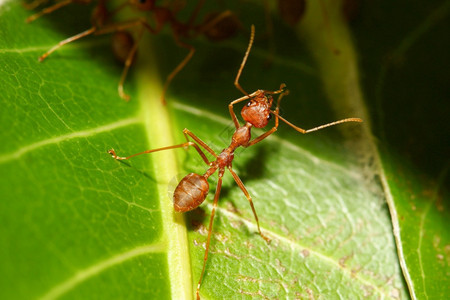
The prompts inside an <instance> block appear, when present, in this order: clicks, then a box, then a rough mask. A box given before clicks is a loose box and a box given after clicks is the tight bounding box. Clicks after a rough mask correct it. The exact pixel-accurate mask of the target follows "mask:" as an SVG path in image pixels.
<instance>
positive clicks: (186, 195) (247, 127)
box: [108, 25, 362, 299]
mask: <svg viewBox="0 0 450 300" xmlns="http://www.w3.org/2000/svg"><path fill="white" fill-rule="evenodd" d="M254 36H255V28H254V26H253V25H252V27H251V36H250V42H249V45H248V48H247V51H246V53H245V56H244V59H243V61H242V63H241V66H240V68H239V71H238V73H237V76H236V79H235V81H234V85H235V86H236V88H237V89H238V90H240V91H241V92H242V93H243V94H244V95H245V96H243V97H241V98H238V99H236V100H234V101H232V102H231V103H230V104H229V105H228V109H229V111H230V115H231V119H232V120H233V123H234V125H235V127H236V130H235V132H234V134H233V137H232V138H231V143H230V145H229V146H228V147H227V148H225V149H224V150H222V152H221V153H220V154H219V155H217V154H216V153H215V152H214V150H212V149H211V148H210V147H209V146H208V145H206V144H205V142H203V141H202V140H201V139H200V138H198V137H197V136H196V135H194V134H193V133H192V132H191V131H189V130H188V129H186V128H185V129H184V130H183V134H184V136H185V138H186V141H187V142H186V143H183V144H179V145H174V146H168V147H163V148H158V149H152V150H146V151H144V152H140V153H136V154H133V155H130V156H128V157H120V156H117V154H116V152H115V151H114V150H113V149H111V150H109V151H108V153H109V154H111V155H112V157H113V158H115V159H118V160H124V159H130V158H132V157H134V156H137V155H141V154H145V153H152V152H157V151H162V150H168V149H175V148H186V147H189V146H193V147H194V148H195V149H196V150H197V152H198V154H199V155H200V156H201V157H202V159H203V161H204V162H205V163H206V164H207V165H208V166H209V168H208V170H206V172H205V173H204V174H203V175H199V174H195V173H190V174H188V175H186V176H185V177H184V178H183V179H182V180H181V181H180V183H179V184H178V186H177V187H176V189H175V192H174V194H173V203H174V209H175V211H176V212H187V211H191V210H193V209H195V208H197V207H198V206H199V205H200V204H202V203H203V201H205V198H206V196H207V194H208V191H209V183H208V181H207V179H208V178H209V177H210V176H211V175H212V174H214V173H215V172H216V171H217V170H219V178H218V181H217V187H216V192H215V195H214V202H213V208H212V210H211V217H210V220H209V229H208V237H207V240H206V249H205V256H204V258H203V268H202V272H201V275H200V279H199V281H198V284H197V290H196V296H197V299H200V296H199V291H200V286H201V283H202V278H203V275H204V273H205V266H206V261H207V259H208V253H209V245H210V241H211V233H212V226H213V221H214V215H215V211H216V208H217V202H218V200H219V194H220V190H221V187H222V177H223V175H224V173H225V169H228V170H229V171H230V173H231V175H232V176H233V178H234V181H236V183H237V185H238V186H239V188H240V189H241V190H242V192H243V193H244V195H245V196H246V197H247V200H248V202H249V203H250V207H251V208H252V211H253V215H254V217H255V220H256V225H257V228H258V232H259V234H260V235H261V237H262V238H263V239H264V240H265V241H266V242H270V239H269V238H268V237H266V236H265V235H264V234H263V233H262V232H261V229H260V226H259V221H258V216H257V214H256V210H255V207H254V206H253V201H252V197H251V196H250V194H249V193H248V191H247V189H246V188H245V186H244V184H243V183H242V181H241V179H240V178H239V176H238V175H237V174H236V173H235V172H234V171H233V169H232V162H233V159H234V151H235V150H236V149H237V148H238V147H241V146H242V147H250V146H253V145H255V144H256V143H259V142H260V141H262V140H263V139H265V138H267V137H268V136H269V135H271V134H272V133H274V132H275V131H276V130H277V129H278V124H279V120H281V121H283V122H285V123H286V124H288V125H289V126H291V127H292V128H294V129H295V130H297V131H298V132H300V133H309V132H312V131H316V130H320V129H323V128H325V127H329V126H333V125H336V124H340V123H344V122H362V120H361V119H359V118H348V119H343V120H340V121H336V122H332V123H328V124H325V125H321V126H318V127H314V128H312V129H309V130H305V129H302V128H300V127H297V126H295V125H293V124H292V123H290V122H288V121H287V120H285V119H284V118H282V117H281V116H280V115H279V110H280V103H281V99H282V98H283V96H285V95H287V94H288V93H289V91H288V90H287V89H286V85H285V84H281V86H280V89H278V90H276V91H266V90H257V91H255V92H253V93H251V94H248V93H247V92H246V91H245V90H244V89H243V88H242V87H241V85H240V84H239V77H240V76H241V73H242V70H243V68H244V66H245V63H246V61H247V58H248V55H249V53H250V49H251V47H252V44H253V40H254ZM272 95H278V99H277V105H276V108H275V110H272V109H271V107H272V104H273V97H272ZM245 100H249V102H247V104H246V105H245V106H244V107H243V108H242V111H241V116H242V118H243V119H244V121H245V124H244V125H242V126H241V125H240V124H239V121H238V119H237V117H236V114H235V113H234V109H233V106H234V105H235V104H237V103H239V102H242V101H245ZM272 115H274V116H275V126H274V127H272V129H270V130H269V131H266V132H265V133H263V134H261V135H260V136H258V137H256V138H254V139H252V140H251V129H252V127H256V128H263V127H265V126H267V124H268V123H269V120H270V119H271V116H272ZM189 137H191V138H192V139H193V140H194V141H193V142H192V141H190V140H189ZM199 146H200V147H202V148H203V149H205V150H206V151H207V152H209V153H210V154H211V155H213V156H214V158H215V160H214V161H209V160H208V158H207V157H206V155H205V153H204V152H203V151H202V149H200V147H199Z"/></svg>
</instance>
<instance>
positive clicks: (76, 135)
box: [0, 2, 448, 299]
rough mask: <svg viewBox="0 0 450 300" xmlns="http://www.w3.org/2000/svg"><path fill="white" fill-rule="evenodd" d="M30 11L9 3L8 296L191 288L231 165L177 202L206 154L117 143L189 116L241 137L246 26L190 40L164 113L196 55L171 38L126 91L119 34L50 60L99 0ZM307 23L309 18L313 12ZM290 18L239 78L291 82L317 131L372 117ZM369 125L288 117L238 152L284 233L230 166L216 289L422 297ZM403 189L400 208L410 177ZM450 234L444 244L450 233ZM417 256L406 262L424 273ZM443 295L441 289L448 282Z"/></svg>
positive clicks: (4, 294) (150, 143)
mask: <svg viewBox="0 0 450 300" xmlns="http://www.w3.org/2000/svg"><path fill="white" fill-rule="evenodd" d="M253 5H254V4H251V3H246V4H244V5H242V7H241V9H242V11H243V12H245V11H249V10H250V9H253V7H254V6H253ZM74 7H76V8H75V9H80V10H81V9H82V8H79V6H76V5H74ZM255 9H257V11H258V12H260V14H259V15H258V14H255V15H252V16H251V17H249V18H248V20H247V19H245V26H248V27H249V24H250V22H252V23H255V24H256V27H257V31H258V32H261V33H262V32H263V29H262V28H264V23H263V21H264V19H263V18H262V16H263V14H264V12H263V10H262V8H261V7H258V6H256V8H255ZM87 11H89V10H87ZM80 13H83V12H82V11H80ZM29 14H30V12H28V11H26V10H24V9H23V8H22V7H21V6H20V4H19V3H16V2H7V3H5V4H3V6H1V7H0V15H1V18H0V31H1V34H0V54H1V55H0V74H1V76H2V83H1V85H0V88H1V90H2V110H1V119H0V120H1V121H0V122H1V124H2V128H3V130H2V133H1V139H2V141H4V142H3V143H2V144H1V146H0V153H1V155H0V168H1V175H0V176H1V180H0V195H1V198H2V199H3V201H1V202H0V203H1V204H0V205H1V206H0V220H1V221H0V224H1V226H0V241H1V244H2V245H4V246H3V247H1V248H0V249H1V250H0V257H1V259H2V261H1V263H0V274H2V278H3V280H2V289H1V290H0V298H2V299H3V298H5V299H9V298H15V299H29V298H45V299H54V298H59V297H65V298H106V299H108V298H132V299H134V298H158V299H161V298H174V299H180V298H186V299H190V298H191V297H193V295H194V291H195V287H196V283H197V280H198V277H199V274H200V271H201V268H202V264H203V255H204V243H205V239H206V234H207V229H206V226H207V224H208V222H209V216H210V211H211V200H212V197H213V193H214V184H215V182H216V181H215V178H216V177H215V176H213V177H211V181H210V184H211V191H210V195H209V196H208V199H207V200H206V203H205V204H204V205H203V206H202V207H201V208H200V209H198V210H195V211H193V212H191V213H187V214H185V215H180V214H174V213H173V211H172V201H171V199H170V198H169V196H168V193H169V192H171V191H173V184H174V183H175V184H176V179H177V174H181V175H182V176H183V175H184V174H186V173H187V172H197V173H200V174H202V173H203V172H204V171H205V170H206V166H205V165H204V163H203V161H202V160H201V159H200V158H199V157H198V156H197V154H196V153H195V151H193V150H192V149H191V150H190V151H188V152H186V151H183V150H173V151H165V152H160V153H154V154H152V155H148V156H141V157H136V158H135V159H134V160H130V161H124V162H119V161H115V160H113V159H112V158H111V157H110V156H109V155H108V154H107V153H106V151H107V150H108V149H110V148H114V149H115V150H116V151H117V152H118V154H119V155H127V154H132V153H135V152H138V151H142V150H145V149H148V148H156V147H162V146H167V145H171V144H175V143H181V142H183V141H184V137H183V135H182V129H183V128H185V127H186V128H189V129H190V130H191V131H193V132H194V133H195V134H197V135H198V136H199V137H200V138H201V139H203V140H204V141H205V142H206V143H207V144H208V145H210V146H211V147H212V148H213V149H214V150H216V151H217V152H219V151H220V150H221V149H222V148H224V147H226V145H227V143H229V140H230V136H231V134H232V132H233V124H232V122H231V120H230V118H229V114H228V109H227V105H228V103H229V102H230V101H231V100H233V99H235V98H237V97H240V96H241V95H240V93H239V92H238V91H237V90H236V89H235V88H234V86H233V81H234V77H235V74H236V71H237V68H238V66H239V64H240V62H241V59H242V56H243V53H244V51H245V48H246V45H247V41H248V35H247V34H243V35H242V36H240V37H239V38H237V39H236V40H233V41H229V42H226V43H217V44H211V43H209V42H207V41H204V40H202V39H198V40H195V41H192V42H193V44H194V45H195V46H196V48H197V51H196V54H195V56H194V58H193V60H192V61H191V62H190V63H189V64H188V65H187V67H186V68H185V69H184V70H183V71H182V72H181V73H180V74H179V76H177V77H176V79H175V80H174V82H173V84H172V86H171V88H170V91H169V94H168V99H167V100H168V106H167V107H165V106H162V105H161V102H160V101H159V100H160V99H159V98H160V95H161V89H162V82H164V79H165V76H166V74H168V73H169V72H170V71H171V70H172V69H173V68H174V66H175V65H176V64H177V63H178V61H180V60H181V59H182V58H183V56H184V55H185V52H184V50H183V49H181V50H180V49H178V48H177V47H176V46H175V45H174V43H173V40H172V38H171V36H170V35H169V33H168V32H163V33H162V34H161V35H160V36H158V37H154V38H152V39H151V43H148V42H146V43H144V44H143V45H142V47H141V48H140V50H139V52H140V53H139V54H140V56H139V61H137V64H136V66H135V68H134V73H133V75H132V76H131V77H130V78H129V79H128V81H127V83H126V86H125V89H126V91H128V92H130V94H131V96H132V100H131V101H130V102H129V103H126V102H124V101H123V100H121V99H120V98H119V97H118V95H117V82H118V80H119V77H120V73H121V66H120V65H117V64H115V63H114V59H113V55H112V54H111V51H110V49H109V45H108V42H109V40H108V37H107V36H105V37H96V38H91V39H86V40H84V41H80V42H77V43H74V44H72V45H69V46H67V47H65V48H63V49H61V50H60V51H58V52H55V53H54V54H53V55H52V56H50V57H49V58H48V60H46V61H45V62H44V63H41V64H40V63H38V62H37V57H38V56H39V55H40V54H41V53H42V52H45V51H46V50H47V49H49V48H50V47H51V46H52V45H54V44H55V43H57V42H58V41H60V40H61V39H64V38H66V37H67V36H70V35H73V34H75V33H78V32H80V31H81V30H84V29H86V27H85V26H86V24H89V23H88V21H87V16H88V13H86V11H84V16H85V20H84V21H83V20H81V21H79V20H76V18H71V17H68V16H67V15H68V14H67V11H63V10H61V11H58V12H55V13H54V14H52V15H50V16H48V18H42V19H39V20H37V21H36V22H35V23H33V24H30V25H27V24H25V23H24V19H25V18H26V17H27V16H28V15H29ZM72 15H74V14H72ZM330 20H332V22H334V19H333V18H330ZM247 22H248V24H247ZM303 22H304V24H306V25H305V26H306V27H304V29H303V30H308V29H306V28H308V26H307V24H311V23H309V22H308V17H305V20H304V21H303ZM259 28H261V29H259ZM277 30H282V32H283V33H284V34H283V35H281V34H278V35H276V38H275V41H276V42H277V43H276V45H277V47H276V52H275V56H274V58H273V61H272V65H271V66H270V67H269V68H266V67H265V64H264V63H265V61H266V59H267V58H268V57H270V51H269V47H268V46H267V44H265V43H260V40H259V39H258V38H257V43H256V45H255V47H254V49H253V51H252V53H251V57H250V59H249V62H248V64H247V66H246V68H245V70H244V74H243V76H242V78H241V84H242V85H243V87H244V88H245V89H246V90H248V91H252V90H254V89H257V88H263V89H272V90H274V89H277V88H278V87H279V85H280V84H281V83H283V82H284V83H286V84H287V85H288V87H289V89H290V91H291V93H290V95H289V96H288V97H286V98H285V99H284V100H283V105H282V106H283V111H282V113H283V116H285V117H286V118H287V119H288V120H290V121H292V122H293V123H295V124H298V125H299V126H301V127H304V128H311V127H314V126H317V125H320V124H322V123H326V122H329V121H333V120H334V119H336V118H340V117H348V116H353V114H355V113H361V114H364V110H365V109H366V108H367V107H365V105H364V104H363V102H358V101H359V100H362V99H357V100H358V101H356V100H355V99H354V98H350V99H349V98H343V99H342V100H343V102H340V103H339V102H333V103H334V104H333V105H331V106H330V104H329V102H328V100H327V98H333V97H330V91H329V87H328V86H327V85H326V83H327V81H326V80H324V76H323V74H327V72H324V69H323V66H322V67H321V60H320V56H319V58H318V57H317V56H313V57H311V56H310V54H309V53H310V52H309V51H308V49H307V48H306V47H305V46H304V45H305V44H306V45H310V44H309V43H313V42H314V38H313V37H309V38H308V37H306V39H307V41H309V42H306V43H305V42H304V40H302V39H304V38H305V37H304V36H301V37H297V36H296V35H295V33H294V32H293V31H292V29H286V28H285V27H283V25H281V24H280V20H278V19H277V18H276V19H275V32H278V31H277ZM312 30H314V29H312ZM322 31H323V30H322ZM322 31H320V30H319V31H318V32H322ZM336 40H339V41H341V39H340V37H336ZM344 42H346V43H347V42H348V40H344ZM303 43H305V44H303ZM284 45H289V47H284ZM348 45H350V46H351V44H348ZM324 48H325V50H324V51H325V52H326V51H327V50H329V49H326V47H324ZM292 49H295V51H294V50H292ZM325 57H326V56H325ZM331 57H332V56H331ZM350 59H352V60H353V63H355V64H356V58H355V57H350ZM336 68H337V69H336ZM331 70H333V72H332V73H331V75H329V76H330V78H332V79H333V78H334V80H331V82H338V81H339V79H341V78H342V75H341V74H340V73H339V65H337V66H334V67H333V69H331ZM325 71H326V69H325ZM340 71H345V69H344V70H340ZM334 72H335V73H334ZM323 82H325V85H324V84H323ZM354 84H355V85H356V87H357V88H359V86H358V82H357V81H356V82H354ZM343 104H345V105H343ZM330 107H331V108H330ZM354 107H358V108H361V107H362V109H356V110H355V109H354ZM332 108H335V109H332ZM236 111H239V108H237V109H236ZM336 116H337V117H336ZM357 116H359V115H357ZM366 121H367V120H366ZM369 130H370V122H366V123H364V124H362V125H361V124H343V125H341V126H340V127H339V128H330V129H327V130H324V131H321V132H317V133H314V134H311V135H306V136H301V135H300V134H299V133H297V132H295V131H294V130H292V129H291V128H289V127H288V126H286V125H282V126H280V128H279V130H278V132H277V133H276V134H275V135H274V136H272V137H270V138H268V139H267V140H266V141H264V142H261V143H260V144H258V145H256V146H254V147H251V148H248V149H244V150H239V151H237V152H236V155H235V156H236V157H235V161H234V163H233V168H234V169H235V170H236V172H237V173H238V174H239V176H240V177H241V179H242V180H243V182H244V183H245V186H246V187H247V189H248V191H249V192H250V194H251V195H252V197H253V201H254V203H255V208H256V210H257V212H258V216H259V219H260V224H261V227H262V230H263V232H264V233H265V234H267V235H268V236H269V237H270V238H271V239H272V242H271V243H270V244H269V245H268V244H267V243H265V242H264V240H263V239H262V238H261V237H260V236H259V235H258V234H257V231H256V226H255V221H254V218H253V215H252V212H251V209H250V206H249V205H248V202H247V200H246V198H245V197H244V195H243V193H242V192H241V191H240V189H239V188H238V187H237V186H236V185H235V184H234V182H233V179H232V177H231V176H229V174H226V176H225V178H224V185H223V188H222V193H221V200H220V204H219V209H218V211H217V214H216V219H215V223H214V234H213V239H212V244H211V249H210V255H209V259H208V263H207V265H206V273H205V278H204V282H203V285H202V288H201V295H202V298H203V297H204V298H211V299H215V298H219V299H221V298H226V299H230V298H235V297H243V298H255V297H256V298H258V297H259V298H265V297H266V298H306V297H309V298H325V299H329V298H345V299H350V298H363V297H366V298H374V299H375V298H394V299H395V298H402V299H403V298H407V297H408V296H407V288H406V284H405V282H404V281H403V275H402V272H401V269H400V266H399V263H398V261H399V258H398V256H397V252H396V247H395V241H394V237H393V235H392V225H391V220H390V215H389V211H388V209H387V207H386V205H385V197H386V191H385V190H383V189H382V188H381V186H380V185H379V183H378V181H377V180H373V176H374V175H375V174H376V172H374V171H373V169H370V168H369V169H367V168H364V166H366V165H364V164H361V163H360V160H359V159H360V158H361V156H360V154H361V151H362V150H367V147H372V146H373V145H372V144H370V143H371V142H370V141H369V140H367V136H366V134H367V132H369ZM256 133H261V131H256ZM371 149H373V148H371ZM374 151H375V153H378V150H374ZM382 158H383V159H382V161H383V162H384V161H385V160H384V156H382ZM384 168H385V169H383V170H384V171H385V172H386V173H387V174H389V172H390V171H389V170H390V167H389V166H386V165H384ZM178 178H179V176H178ZM388 178H389V177H388ZM390 186H391V187H392V190H393V193H392V195H393V197H394V200H395V201H397V199H399V200H400V202H398V203H400V204H398V205H401V203H402V201H401V200H402V199H404V196H402V193H403V192H401V190H402V188H399V189H398V190H397V189H396V190H394V188H393V186H392V185H390ZM395 203H396V205H397V202H395ZM432 223H433V224H434V222H432ZM409 224H410V223H409ZM442 224H445V223H442ZM400 225H401V226H402V227H401V228H402V230H403V229H404V230H408V232H415V231H414V227H413V228H412V229H406V228H407V227H406V225H405V224H400ZM427 228H428V227H427ZM430 228H438V227H433V226H432V227H430ZM402 236H403V237H404V236H405V235H403V233H402ZM441 241H442V242H441ZM402 242H403V240H402ZM445 243H446V242H445V239H444V238H442V240H440V244H439V245H445ZM404 248H406V247H404ZM439 253H441V252H439ZM410 254H411V260H409V259H408V257H407V258H406V263H407V264H408V265H409V264H411V266H412V267H413V268H414V264H413V262H412V260H413V259H414V258H413V254H414V253H413V252H410ZM431 262H433V260H432V261H431ZM447 267H448V264H447ZM426 272H427V275H428V271H426ZM425 286H428V282H425ZM428 295H429V297H430V298H431V297H432V296H433V295H436V293H435V292H434V289H433V290H429V294H428Z"/></svg>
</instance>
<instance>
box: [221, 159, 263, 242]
mask: <svg viewBox="0 0 450 300" xmlns="http://www.w3.org/2000/svg"><path fill="white" fill-rule="evenodd" d="M228 170H230V173H231V175H232V176H233V178H234V181H236V183H237V185H238V186H239V187H240V188H241V190H242V192H243V193H244V194H245V197H247V200H248V202H250V206H251V207H252V211H253V215H254V216H255V220H256V225H257V226H258V231H259V234H260V235H261V237H262V238H263V239H264V240H265V241H266V242H267V243H269V242H270V239H269V238H268V237H266V236H265V235H264V234H262V232H261V228H259V220H258V215H257V214H256V210H255V207H254V206H253V201H252V197H251V196H250V194H249V193H248V191H247V189H246V188H245V186H244V184H243V183H242V180H241V179H240V178H239V176H238V175H237V174H236V173H235V172H234V171H233V169H232V168H231V167H230V166H228Z"/></svg>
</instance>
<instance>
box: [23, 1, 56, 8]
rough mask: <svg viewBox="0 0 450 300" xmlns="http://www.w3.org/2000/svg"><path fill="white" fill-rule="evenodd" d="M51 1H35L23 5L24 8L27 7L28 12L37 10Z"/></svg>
mask: <svg viewBox="0 0 450 300" xmlns="http://www.w3.org/2000/svg"><path fill="white" fill-rule="evenodd" d="M48 1H49V0H33V1H32V2H30V3H27V2H25V3H22V5H23V7H25V8H26V9H28V10H32V9H35V8H36V7H38V6H40V5H41V4H44V3H47V2H48Z"/></svg>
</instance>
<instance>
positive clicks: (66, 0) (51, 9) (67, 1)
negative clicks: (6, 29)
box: [25, 0, 91, 23]
mask: <svg viewBox="0 0 450 300" xmlns="http://www.w3.org/2000/svg"><path fill="white" fill-rule="evenodd" d="M77 1H79V0H64V1H60V2H58V3H55V4H53V5H51V6H49V7H46V8H44V9H42V10H41V11H40V12H38V13H35V14H34V15H31V16H29V17H28V18H27V19H26V20H25V22H27V23H31V22H33V21H34V20H36V19H38V18H40V17H42V16H43V15H47V14H50V13H52V12H54V11H55V10H58V9H60V8H62V7H64V6H67V5H69V4H71V3H74V2H77ZM45 2H46V1H42V0H36V1H33V2H32V3H30V4H29V7H32V8H35V7H37V6H39V5H41V4H42V3H45ZM89 2H91V0H86V1H83V3H86V4H87V3H89ZM36 3H37V4H36ZM32 8H31V9H32Z"/></svg>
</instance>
